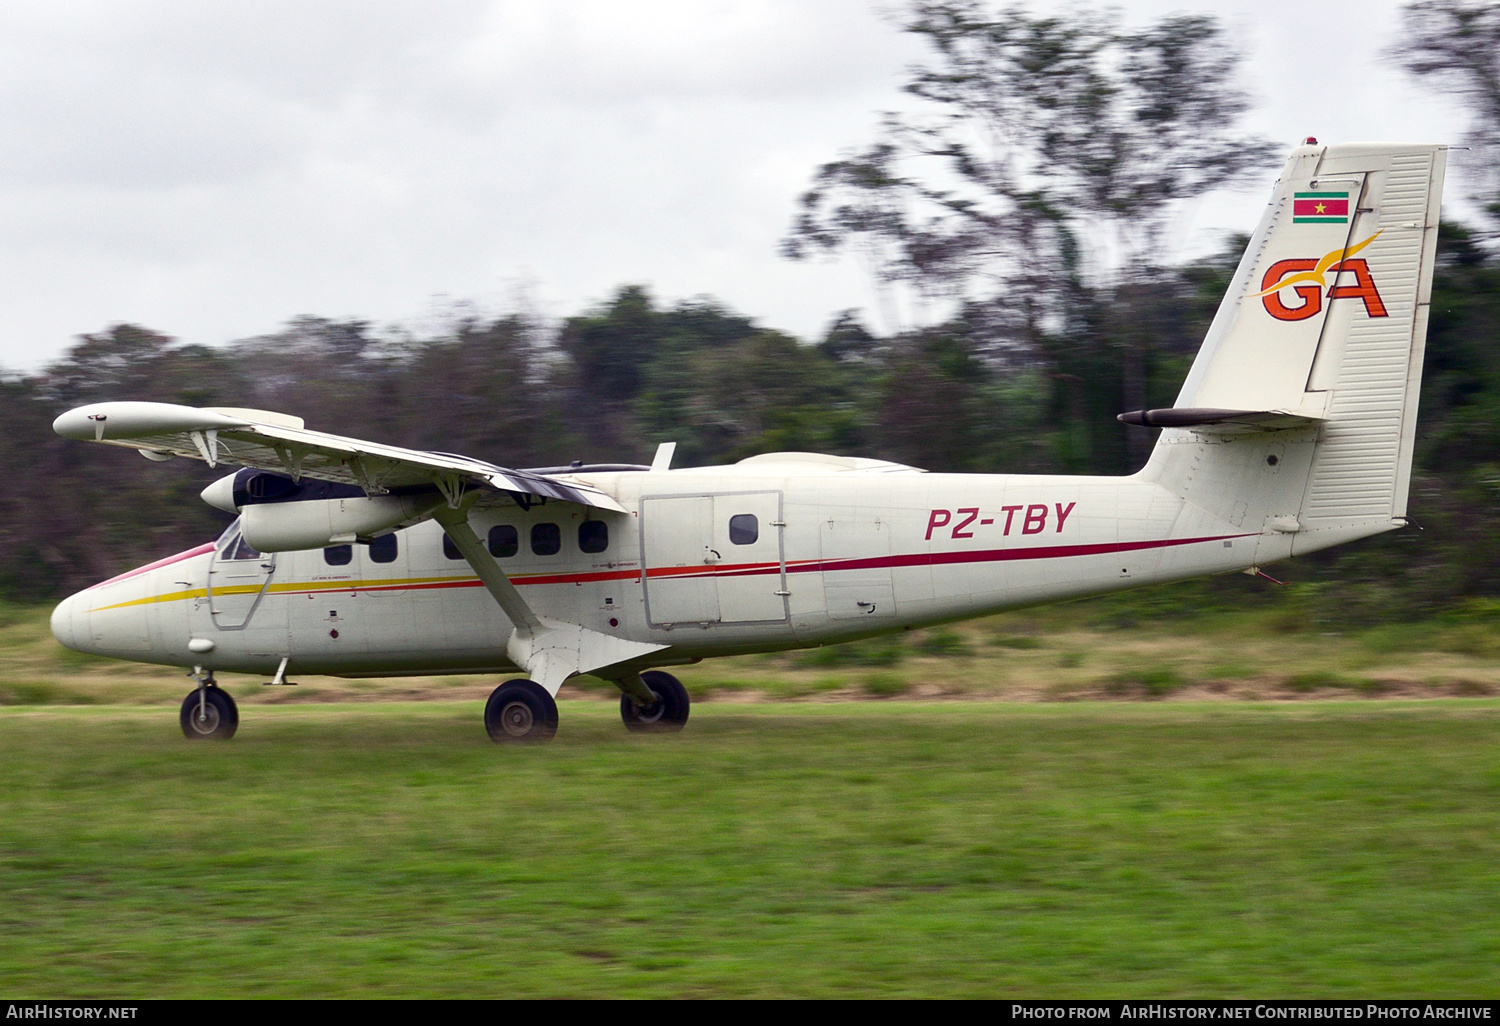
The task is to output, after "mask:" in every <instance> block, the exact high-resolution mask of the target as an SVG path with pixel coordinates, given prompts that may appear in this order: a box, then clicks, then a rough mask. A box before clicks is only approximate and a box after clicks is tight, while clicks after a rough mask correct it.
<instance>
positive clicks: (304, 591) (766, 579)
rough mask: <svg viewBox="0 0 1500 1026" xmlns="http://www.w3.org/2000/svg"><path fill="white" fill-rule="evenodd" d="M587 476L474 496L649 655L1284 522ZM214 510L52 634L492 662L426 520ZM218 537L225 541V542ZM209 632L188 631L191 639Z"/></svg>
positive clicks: (949, 616) (544, 610)
mask: <svg viewBox="0 0 1500 1026" xmlns="http://www.w3.org/2000/svg"><path fill="white" fill-rule="evenodd" d="M753 463H754V461H752V464H751V465H737V466H734V467H720V468H704V469H701V470H678V471H667V472H656V473H621V474H611V475H599V476H598V477H596V478H595V480H596V481H597V482H598V483H599V484H600V485H601V486H602V487H605V488H607V489H608V490H609V491H610V492H611V493H612V494H614V495H616V496H617V497H618V498H619V499H620V500H621V503H622V505H624V506H625V507H626V508H627V510H628V511H629V512H628V513H625V514H620V513H613V512H607V511H599V510H587V509H584V508H581V507H578V506H574V505H571V504H560V503H552V504H548V503H539V504H535V505H533V506H532V507H531V508H530V509H522V508H520V507H519V506H517V507H506V508H496V509H491V510H487V511H477V512H475V513H474V514H473V516H472V518H471V519H472V523H473V526H474V529H475V531H476V533H477V534H478V535H479V536H480V537H481V538H483V539H485V540H486V541H487V543H488V544H489V548H490V551H491V554H492V555H494V556H495V557H496V559H497V561H498V562H499V564H500V566H501V567H502V568H503V569H504V570H505V572H506V574H507V575H508V576H509V577H510V579H511V580H512V581H513V582H514V583H515V585H516V586H517V587H518V588H519V590H520V591H521V593H522V594H523V595H524V597H525V598H526V600H527V601H528V602H529V603H530V604H531V606H532V608H534V609H535V610H536V611H537V612H538V614H539V615H541V616H544V617H549V618H553V619H556V620H561V621H566V622H569V623H576V624H579V625H581V626H583V627H585V628H587V629H590V630H594V631H598V632H601V633H604V634H607V635H611V636H616V637H620V638H624V639H628V640H633V641H640V642H647V643H654V644H659V645H666V646H668V648H666V649H664V650H663V651H662V652H660V653H659V654H658V656H657V657H655V658H653V659H652V660H651V662H652V663H653V664H654V665H670V664H674V663H682V662H687V661H691V660H695V659H698V658H703V657H707V656H715V655H724V654H731V653H735V652H746V651H766V650H774V649H782V648H794V647H809V646H817V645H822V644H828V643H833V642H839V641H845V640H849V639H852V638H858V637H863V636H869V635H874V634H879V633H883V632H886V631H890V630H894V629H899V628H911V627H917V626H921V625H924V624H932V623H938V622H942V621H948V620H955V619H961V618H965V617H972V616H978V615H983V614H985V613H989V612H995V611H1000V610H1004V609H1007V608H1013V607H1017V606H1024V605H1031V604H1035V603H1040V602H1047V601H1052V600H1056V599H1061V598H1067V597H1071V596H1077V595H1085V594H1091V593H1097V592H1104V591H1111V590H1116V589H1119V588H1126V587H1134V586H1139V585H1141V584H1145V583H1150V582H1154V581H1165V580H1176V579H1181V578H1187V577H1194V576H1200V575H1203V574H1208V573H1216V572H1223V571H1228V570H1235V569H1242V568H1245V567H1249V566H1251V565H1256V564H1259V563H1265V562H1269V561H1271V560H1273V559H1279V558H1284V557H1285V556H1287V555H1289V554H1290V539H1289V538H1288V536H1286V535H1283V534H1278V533H1276V532H1274V531H1263V528H1262V524H1261V523H1260V522H1258V521H1257V522H1255V523H1253V524H1251V523H1240V524H1235V523H1232V522H1231V521H1230V520H1228V519H1222V518H1220V517H1217V516H1215V515H1213V514H1211V513H1209V512H1208V511H1207V510H1205V509H1203V508H1202V507H1200V506H1198V505H1195V504H1193V503H1190V502H1187V501H1185V500H1184V499H1183V498H1182V497H1181V496H1179V495H1177V494H1174V493H1173V492H1172V491H1170V490H1168V489H1167V488H1164V487H1162V486H1161V485H1160V484H1158V483H1156V482H1154V481H1152V480H1149V479H1148V478H1147V477H1146V476H1145V475H1135V476H1134V477H1125V478H1119V477H1052V476H1020V475H1015V476H1012V475H953V474H922V473H916V472H912V471H909V470H894V471H892V472H870V471H860V472H847V471H846V472H839V471H838V469H837V468H836V467H834V466H829V465H824V464H821V463H818V462H816V461H808V462H806V463H805V464H796V465H788V464H781V465H775V464H772V465H770V466H766V467H765V468H764V469H757V468H756V467H755V466H754V465H753ZM236 539H237V531H236V530H234V529H233V528H231V529H230V530H229V531H226V532H225V535H224V536H223V537H222V538H221V539H220V540H219V542H218V543H215V544H207V545H203V546H200V547H198V548H196V549H192V550H189V551H187V552H184V553H180V554H179V555H177V556H174V557H170V558H168V559H165V560H162V561H160V562H158V563H154V564H150V565H148V566H145V567H142V568H140V569H138V570H135V571H132V572H130V573H128V574H124V575H122V576H121V577H118V578H115V579H113V580H110V581H106V582H104V583H102V584H99V585H96V586H94V587H93V588H90V589H88V590H86V591H83V592H80V593H78V594H77V595H75V596H73V597H72V598H70V599H68V600H66V601H65V602H64V603H63V604H62V605H60V606H59V607H58V609H57V612H56V613H55V615H54V617H53V625H54V630H55V631H56V633H57V635H58V637H59V638H60V639H62V640H63V641H64V642H65V643H66V644H68V645H69V646H70V647H74V648H78V649H82V650H85V651H94V652H97V653H100V654H104V655H112V656H118V657H121V658H127V659H132V660H137V661H143V662H159V663H166V664H175V665H184V666H190V665H199V666H202V667H204V668H206V669H210V670H223V671H239V672H247V673H261V674H267V675H269V674H271V673H272V672H274V671H275V670H276V668H277V666H278V665H279V664H280V662H281V660H282V659H283V658H284V657H289V664H288V667H287V669H288V672H297V673H319V674H332V675H364V676H372V675H406V674H429V673H464V672H487V671H495V672H508V671H513V670H515V669H516V667H514V666H513V665H512V664H511V662H510V661H509V660H508V659H507V657H506V647H505V646H506V640H507V638H508V636H509V634H510V632H511V624H510V622H509V621H508V620H507V619H506V617H505V615H504V614H503V612H502V611H501V609H500V607H499V606H498V605H497V604H496V602H495V601H494V599H493V598H492V597H491V596H490V594H489V593H488V592H487V591H486V590H485V589H484V587H483V586H482V585H481V583H480V581H479V579H478V577H477V576H476V575H475V573H474V572H473V570H472V569H471V568H470V566H469V564H468V563H466V562H465V561H464V560H463V559H462V558H461V557H460V556H459V555H458V553H457V552H456V550H455V549H454V548H453V547H452V545H451V543H446V539H445V535H444V533H443V531H442V529H441V528H440V527H439V526H438V525H437V524H436V523H433V522H431V521H428V522H424V523H422V524H419V525H417V526H415V527H411V528H408V529H406V530H402V531H398V532H395V534H394V535H391V536H387V538H386V539H384V540H377V542H376V544H374V545H353V546H334V547H332V548H329V549H326V550H312V551H297V552H282V553H279V554H264V555H262V554H259V553H254V552H252V551H248V550H246V549H245V548H244V547H243V546H237V545H236ZM237 550H238V551H237ZM209 643H211V645H210V644H209Z"/></svg>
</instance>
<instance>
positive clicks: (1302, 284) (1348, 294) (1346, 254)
mask: <svg viewBox="0 0 1500 1026" xmlns="http://www.w3.org/2000/svg"><path fill="white" fill-rule="evenodd" d="M1380 231H1381V232H1383V231H1385V229H1384V228H1382V229H1381V230H1380ZM1379 237H1380V232H1376V233H1375V234H1374V235H1371V236H1370V237H1369V238H1368V239H1366V240H1365V241H1363V242H1360V243H1356V244H1355V245H1353V246H1346V247H1344V248H1343V249H1336V250H1334V251H1333V252H1331V253H1326V254H1324V255H1323V258H1322V259H1321V260H1278V261H1276V262H1275V263H1274V264H1272V265H1271V266H1270V267H1269V268H1267V269H1266V274H1265V277H1264V278H1262V279H1261V282H1260V288H1261V291H1259V292H1257V293H1256V294H1255V297H1253V298H1259V299H1260V301H1261V303H1262V304H1263V305H1264V306H1265V308H1266V313H1268V314H1270V315H1271V316H1272V317H1274V318H1276V319H1277V320H1278V321H1305V320H1307V318H1309V317H1315V316H1317V315H1318V314H1319V313H1321V312H1322V310H1323V290H1324V289H1325V288H1326V289H1327V290H1328V299H1329V301H1330V302H1331V301H1333V300H1335V299H1360V300H1363V301H1364V304H1365V313H1366V314H1368V315H1369V316H1371V317H1388V316H1390V315H1389V314H1388V313H1387V312H1386V309H1385V302H1384V301H1383V300H1382V299H1381V298H1380V290H1379V289H1377V288H1376V287H1375V279H1374V278H1372V277H1371V276H1370V265H1369V264H1368V263H1367V262H1366V261H1364V260H1356V259H1353V257H1354V254H1355V253H1358V252H1359V251H1360V250H1362V249H1364V248H1365V247H1366V246H1368V245H1369V244H1370V243H1372V242H1374V241H1375V240H1376V239H1377V238H1379ZM1340 272H1344V273H1348V274H1352V275H1354V284H1353V285H1334V286H1332V287H1331V288H1330V287H1329V286H1328V281H1327V278H1326V277H1325V276H1326V275H1328V274H1330V273H1331V274H1332V275H1333V280H1334V281H1335V282H1337V281H1338V276H1339V274H1340ZM1285 288H1290V289H1291V290H1292V291H1293V292H1295V293H1296V294H1297V296H1298V298H1300V299H1301V300H1302V302H1301V303H1300V304H1299V305H1297V306H1288V305H1286V303H1284V302H1282V299H1281V290H1282V289H1285Z"/></svg>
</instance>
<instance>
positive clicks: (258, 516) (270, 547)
mask: <svg viewBox="0 0 1500 1026" xmlns="http://www.w3.org/2000/svg"><path fill="white" fill-rule="evenodd" d="M441 501H442V499H441V498H440V497H437V496H432V495H425V494H423V495H372V496H363V495H361V496H359V497H358V498H341V499H303V500H301V501H292V502H270V503H255V504H252V505H248V506H243V507H241V510H240V532H241V534H243V536H244V538H245V541H246V542H247V543H249V545H250V546H251V547H252V548H255V549H258V550H259V551H261V552H287V551H291V550H294V549H321V548H324V547H326V546H329V545H345V544H348V543H349V542H352V541H355V540H357V539H360V538H370V537H372V536H374V535H377V534H382V533H384V532H386V531H389V530H390V529H391V528H393V527H397V526H399V525H402V524H406V523H409V522H414V521H416V520H420V519H421V518H422V517H424V516H426V515H427V514H428V513H430V512H432V510H433V508H434V507H436V506H437V505H438V504H439V503H440V502H441Z"/></svg>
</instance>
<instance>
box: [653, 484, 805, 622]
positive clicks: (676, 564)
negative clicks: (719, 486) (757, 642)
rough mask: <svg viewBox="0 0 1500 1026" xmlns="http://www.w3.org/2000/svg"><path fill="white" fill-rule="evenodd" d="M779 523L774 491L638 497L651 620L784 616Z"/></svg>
mask: <svg viewBox="0 0 1500 1026" xmlns="http://www.w3.org/2000/svg"><path fill="white" fill-rule="evenodd" d="M784 527H785V525H784V524H783V523H782V521H781V493H780V492H738V493H732V494H727V495H680V496H679V495H673V496H661V497H655V498H646V499H643V500H642V502H641V553H642V557H643V561H644V563H645V575H646V577H645V580H646V612H647V617H648V619H649V621H650V623H651V625H652V626H657V627H660V626H667V625H672V624H683V625H687V624H700V625H708V624H719V623H725V624H730V623H784V622H786V620H787V605H786V596H787V589H786V559H785V557H784V554H783V552H782V540H781V535H782V530H783V528H784Z"/></svg>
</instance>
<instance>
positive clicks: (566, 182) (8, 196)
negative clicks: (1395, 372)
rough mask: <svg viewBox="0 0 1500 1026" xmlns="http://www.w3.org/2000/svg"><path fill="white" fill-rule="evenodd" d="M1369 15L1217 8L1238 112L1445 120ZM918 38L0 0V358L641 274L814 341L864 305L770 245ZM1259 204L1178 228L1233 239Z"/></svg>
mask: <svg viewBox="0 0 1500 1026" xmlns="http://www.w3.org/2000/svg"><path fill="white" fill-rule="evenodd" d="M1181 6H1183V4H1181V3H1177V2H1169V0H1160V2H1158V0H1137V3H1135V4H1133V5H1132V7H1131V10H1132V12H1134V13H1132V14H1131V19H1132V20H1138V19H1143V18H1146V17H1157V16H1159V15H1160V14H1163V13H1167V12H1168V11H1170V10H1175V9H1177V8H1178V7H1181ZM1188 6H1196V7H1197V8H1198V9H1201V10H1205V11H1211V12H1215V13H1224V11H1223V6H1222V5H1220V4H1211V3H1207V2H1200V3H1197V4H1188ZM1394 9H1395V7H1394V3H1393V2H1392V0H1383V2H1381V3H1378V4H1355V3H1353V2H1352V0H1341V2H1339V3H1331V4H1328V5H1325V6H1324V7H1322V8H1320V9H1319V18H1318V24H1319V25H1333V26H1337V30H1336V31H1328V32H1324V31H1319V32H1318V33H1317V34H1316V36H1317V39H1319V40H1330V39H1331V40H1334V41H1335V42H1333V43H1329V42H1304V41H1302V40H1303V36H1304V35H1305V33H1303V31H1302V28H1301V26H1303V25H1304V24H1305V23H1306V12H1305V10H1304V9H1303V8H1302V7H1301V6H1298V5H1294V4H1292V3H1290V2H1289V0H1269V3H1268V4H1267V3H1258V4H1256V5H1254V6H1252V5H1249V4H1244V5H1242V6H1241V7H1240V8H1238V9H1237V10H1230V11H1229V12H1228V14H1227V19H1228V20H1229V22H1230V23H1231V24H1233V25H1236V26H1239V28H1238V31H1240V32H1241V33H1243V35H1244V37H1245V45H1246V48H1247V50H1250V51H1251V56H1252V64H1251V65H1250V66H1248V67H1247V80H1248V83H1249V84H1250V85H1251V87H1252V88H1253V89H1254V90H1255V91H1256V92H1257V93H1258V95H1259V98H1260V99H1261V100H1262V102H1263V106H1262V109H1261V110H1259V111H1257V113H1256V114H1255V121H1256V123H1257V125H1259V126H1260V127H1262V129H1263V130H1264V131H1266V132H1267V133H1268V134H1271V135H1274V136H1276V137H1278V138H1284V139H1285V140H1286V141H1287V143H1288V145H1290V144H1291V143H1292V142H1295V141H1296V140H1297V139H1299V138H1300V137H1301V136H1302V135H1306V134H1317V135H1320V136H1323V137H1324V138H1348V137H1385V138H1391V137H1426V136H1430V135H1432V134H1433V132H1434V131H1438V130H1439V129H1442V128H1446V126H1447V125H1453V126H1455V127H1454V128H1452V129H1451V130H1449V131H1447V133H1446V134H1448V135H1450V136H1451V135H1452V134H1454V133H1456V124H1457V122H1456V121H1455V119H1454V118H1453V116H1452V113H1451V111H1449V110H1448V109H1447V108H1446V106H1445V105H1444V104H1443V103H1442V102H1441V101H1440V100H1438V99H1435V98H1430V97H1427V96H1426V94H1423V93H1421V92H1420V91H1419V90H1418V88H1417V87H1416V86H1415V85H1413V84H1412V83H1411V82H1410V81H1409V80H1406V79H1404V78H1403V77H1402V76H1401V75H1400V73H1399V72H1397V71H1396V70H1395V69H1393V68H1391V67H1390V66H1389V65H1384V64H1381V63H1380V62H1379V61H1377V60H1375V58H1374V57H1373V56H1372V55H1373V54H1374V52H1375V51H1377V50H1378V49H1379V47H1381V46H1383V45H1385V43H1386V42H1387V40H1388V37H1389V34H1390V32H1391V30H1392V27H1393V25H1394V22H1393V13H1392V12H1393V11H1394ZM1309 38H1311V37H1309ZM915 46H916V44H915V41H914V40H912V39H909V38H907V37H905V36H903V35H902V34H901V33H899V32H897V31H896V30H895V29H894V28H892V26H891V25H890V23H889V22H887V21H885V20H883V19H882V18H881V17H880V15H879V13H878V11H877V10H876V9H875V6H874V5H873V4H872V3H870V2H867V0H819V2H818V3H816V4H808V3H804V2H794V0H690V2H689V0H652V2H646V0H637V2H632V3H625V4H622V3H605V2H595V0H561V2H536V0H495V2H480V0H473V2H459V0H454V2H441V3H432V2H428V3H422V4H412V3H406V2H395V0H388V2H362V3H328V2H325V3H310V2H306V0H304V2H299V3H289V2H271V0H256V2H253V3H251V2H242V3H222V2H221V3H215V4H202V3H183V2H176V3H166V2H155V3H152V2H144V0H141V2H134V3H105V2H102V0H101V2H82V0H73V2H65V3H49V4H45V5H42V4H32V3H26V2H20V0H16V2H11V3H3V2H0V366H6V367H11V368H17V367H34V366H37V365H38V364H40V363H42V362H45V361H46V360H47V359H49V358H51V357H53V356H55V355H56V354H57V353H58V352H60V351H61V350H62V348H63V347H65V346H66V345H67V344H68V342H69V339H70V336H72V335H74V334H76V333H79V332H85V331H94V330H98V329H100V328H102V327H104V326H105V325H106V324H108V323H111V322H114V321H119V320H130V321H136V322H139V323H143V324H147V325H149V326H151V327H153V328H156V329H158V330H162V331H166V332H168V333H172V334H175V335H178V336H180V337H183V338H185V339H187V340H189V341H194V342H207V343H218V342H223V341H226V340H228V339H231V338H235V337H242V336H246V335H251V334H256V333H261V332H265V331H269V330H272V329H274V328H275V327H276V326H277V325H278V324H279V323H280V322H282V321H284V320H286V319H287V318H290V317H293V316H295V315H298V314H303V313H314V314H320V315H326V316H335V317H342V316H361V317H366V318H369V319H373V320H376V321H386V320H392V319H402V318H412V317H416V316H419V315H421V314H422V312H423V311H424V310H426V309H428V308H429V306H430V304H431V297H432V296H434V295H446V296H452V297H458V298H473V299H475V300H477V301H479V302H480V303H481V304H482V305H485V304H487V305H491V306H499V305H503V304H505V303H506V302H508V301H509V296H510V293H511V291H512V289H513V286H514V282H515V280H516V279H526V280H530V281H533V282H535V286H534V287H535V292H536V294H537V297H538V299H539V300H540V301H541V303H542V305H543V306H544V308H545V309H546V310H548V311H549V312H550V313H553V314H558V315H560V314H567V313H573V312H576V311H577V310H578V309H580V308H581V307H582V306H583V305H584V304H585V303H586V302H589V301H594V300H600V299H603V298H605V297H607V295H608V294H609V292H610V291H611V290H612V288H613V287H614V286H615V285H617V284H619V283H621V282H627V281H629V282H646V283H649V284H651V285H652V286H653V288H654V289H656V290H657V292H658V293H659V294H661V295H664V296H666V297H686V296H691V295H695V294H700V293H711V294H714V295H716V296H718V297H719V298H720V299H722V300H723V301H725V302H727V303H729V304H731V305H733V306H735V307H736V308H738V309H740V310H741V311H743V312H744V313H746V314H749V315H751V316H754V317H756V318H758V319H760V320H761V321H762V322H763V323H767V324H769V325H772V326H776V327H781V328H785V329H789V330H792V331H795V332H798V333H801V334H804V335H811V334H813V333H816V332H817V331H820V330H821V329H822V327H823V326H825V325H826V323H827V320H828V319H829V318H830V317H831V316H832V315H833V314H834V313H835V312H837V311H838V310H840V309H842V308H845V307H849V306H861V305H868V304H869V302H870V296H869V293H868V290H867V289H866V287H865V283H864V281H863V279H862V277H861V275H860V273H859V269H858V268H857V267H855V266H854V265H853V264H852V262H850V263H842V264H835V265H824V264H791V263H788V262H786V261H784V260H781V259H780V258H779V257H778V256H777V255H776V252H775V247H776V243H777V241H778V239H779V238H780V236H781V234H782V233H783V232H784V230H785V229H786V227H787V225H788V224H789V222H790V219H791V216H792V213H793V208H794V204H795V199H796V196H797V195H798V193H799V192H800V191H802V189H803V188H805V186H806V184H807V182H808V179H809V176H810V174H811V172H812V170H813V168H814V167H815V166H816V165H817V164H819V163H821V162H823V161H825V160H828V159H831V158H832V157H834V156H835V155H836V154H837V153H838V152H839V151H840V150H841V149H844V148H846V147H848V146H851V145H854V144H857V143H860V142H863V141H865V140H867V139H868V138H869V137H870V135H871V133H872V131H873V128H874V125H875V122H876V112H877V111H879V110H880V109H883V108H887V107H891V106H894V105H897V104H900V103H901V102H902V98H901V95H900V93H899V92H898V85H899V82H900V79H901V69H902V67H903V65H904V64H905V63H906V62H907V61H908V60H910V59H911V58H912V57H914V56H915V55H916V53H917V51H916V49H915ZM1444 118H1447V122H1446V124H1445V122H1444ZM1274 170H1275V169H1268V175H1274ZM1262 196H1263V188H1261V187H1257V188H1256V189H1255V190H1254V191H1253V195H1252V196H1251V198H1248V199H1247V198H1245V197H1234V198H1231V199H1230V200H1227V201H1215V203H1206V204H1203V205H1201V206H1200V208H1199V210H1198V214H1197V223H1200V224H1209V225H1214V226H1220V227H1240V228H1248V227H1249V226H1250V223H1249V222H1251V221H1253V220H1254V217H1255V213H1256V210H1257V209H1258V206H1259V203H1260V201H1261V198H1262ZM1236 204H1238V206H1237V205H1236ZM1243 211H1248V213H1244V212H1243Z"/></svg>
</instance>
